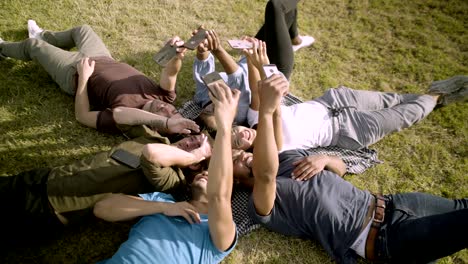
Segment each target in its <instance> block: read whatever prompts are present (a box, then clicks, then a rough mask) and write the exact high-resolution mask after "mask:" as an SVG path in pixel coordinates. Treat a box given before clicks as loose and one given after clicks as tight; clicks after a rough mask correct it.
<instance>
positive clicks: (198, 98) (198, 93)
mask: <svg viewBox="0 0 468 264" xmlns="http://www.w3.org/2000/svg"><path fill="white" fill-rule="evenodd" d="M214 71H215V62H214V57H213V55H212V54H210V55H209V56H208V58H207V59H206V60H203V61H202V60H199V59H197V58H195V60H194V62H193V79H194V81H195V86H196V90H195V95H194V96H193V100H194V101H195V103H197V104H198V105H200V106H204V105H206V104H208V103H209V102H210V97H209V96H208V88H207V87H206V85H205V83H204V82H203V79H202V77H203V76H205V75H206V74H208V73H210V72H214Z"/></svg>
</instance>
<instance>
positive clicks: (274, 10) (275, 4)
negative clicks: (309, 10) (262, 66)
mask: <svg viewBox="0 0 468 264" xmlns="http://www.w3.org/2000/svg"><path fill="white" fill-rule="evenodd" d="M297 2H299V1H296V0H270V1H268V3H267V5H266V8H265V24H263V26H262V27H261V28H260V30H259V31H258V33H257V35H256V36H255V37H256V38H257V39H260V40H263V41H265V42H266V45H267V53H268V58H269V59H270V63H272V64H276V66H277V67H278V70H279V71H281V72H282V73H283V74H284V75H285V76H286V78H288V79H289V77H290V76H291V73H292V69H293V65H294V52H293V49H292V42H291V39H293V38H295V37H296V36H297V35H298V32H297V9H296V6H297Z"/></svg>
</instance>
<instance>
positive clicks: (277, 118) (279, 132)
mask: <svg viewBox="0 0 468 264" xmlns="http://www.w3.org/2000/svg"><path fill="white" fill-rule="evenodd" d="M273 127H274V129H275V141H276V147H277V149H278V151H280V150H281V149H282V148H283V120H282V119H281V106H278V108H277V109H276V111H275V113H274V114H273Z"/></svg>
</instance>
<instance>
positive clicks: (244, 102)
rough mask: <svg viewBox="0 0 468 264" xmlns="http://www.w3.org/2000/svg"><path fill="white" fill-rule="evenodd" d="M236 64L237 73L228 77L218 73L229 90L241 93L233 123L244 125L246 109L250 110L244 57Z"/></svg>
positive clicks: (249, 93) (249, 95)
mask: <svg viewBox="0 0 468 264" xmlns="http://www.w3.org/2000/svg"><path fill="white" fill-rule="evenodd" d="M237 64H238V65H239V68H238V69H237V71H235V72H233V73H231V74H228V75H227V74H225V73H220V75H221V77H223V79H224V80H227V82H226V83H227V85H228V86H229V87H230V88H231V89H238V90H239V91H240V92H241V95H240V99H239V104H238V106H237V115H236V118H235V120H234V122H235V124H244V123H246V122H247V115H248V109H249V108H250V102H251V91H250V86H249V79H248V78H249V77H248V69H247V62H246V59H245V57H244V58H242V59H241V60H240V61H239V62H238V63H237ZM224 76H226V77H224Z"/></svg>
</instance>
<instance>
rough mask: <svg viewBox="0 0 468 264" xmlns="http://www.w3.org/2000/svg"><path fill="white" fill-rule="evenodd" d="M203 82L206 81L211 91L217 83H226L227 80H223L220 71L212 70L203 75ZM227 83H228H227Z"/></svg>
mask: <svg viewBox="0 0 468 264" xmlns="http://www.w3.org/2000/svg"><path fill="white" fill-rule="evenodd" d="M202 79H203V82H204V83H205V85H206V87H208V91H209V92H210V93H211V89H212V88H211V86H212V85H213V84H215V83H224V84H226V82H225V81H224V80H223V77H221V75H220V74H219V73H218V72H211V73H208V74H207V75H205V76H203V77H202ZM226 85H227V84H226Z"/></svg>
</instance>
